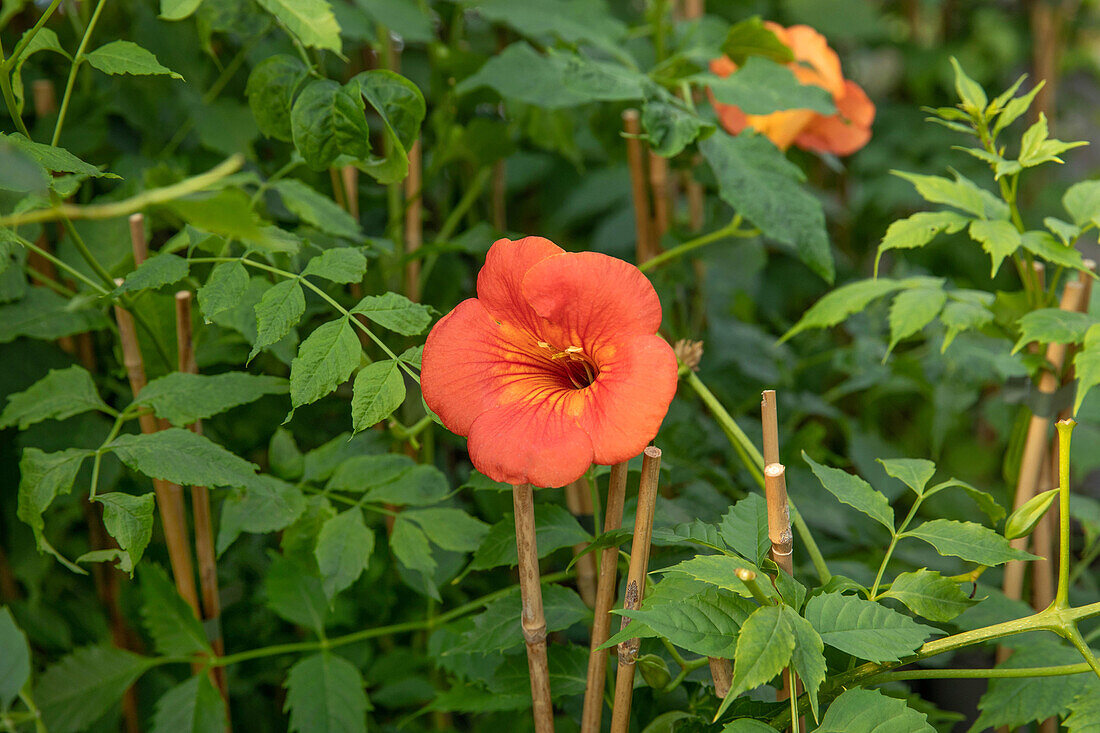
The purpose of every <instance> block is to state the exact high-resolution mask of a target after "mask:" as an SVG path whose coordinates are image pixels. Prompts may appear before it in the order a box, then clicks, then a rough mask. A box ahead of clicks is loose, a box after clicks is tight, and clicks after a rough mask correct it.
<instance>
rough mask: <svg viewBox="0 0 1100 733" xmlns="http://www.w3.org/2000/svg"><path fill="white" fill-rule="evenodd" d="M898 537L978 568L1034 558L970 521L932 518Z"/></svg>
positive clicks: (986, 528)
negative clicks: (916, 540) (912, 540)
mask: <svg viewBox="0 0 1100 733" xmlns="http://www.w3.org/2000/svg"><path fill="white" fill-rule="evenodd" d="M902 536H903V537H916V538H917V539H919V540H924V541H925V542H927V543H928V544H930V545H932V546H933V547H935V548H936V552H938V553H940V554H941V555H945V556H946V555H953V556H955V557H959V558H962V559H963V560H966V561H967V562H974V563H978V564H979V565H989V566H993V565H1000V564H1002V563H1006V562H1008V561H1009V560H1032V559H1034V558H1035V556H1034V555H1031V554H1029V553H1027V552H1023V551H1022V550H1017V549H1015V548H1014V547H1011V546H1010V545H1009V544H1008V540H1006V539H1005V538H1004V537H1002V536H1001V535H999V534H997V533H996V532H994V531H993V530H991V529H989V528H988V527H983V526H982V525H980V524H975V523H974V522H956V521H954V520H950V519H933V520H932V521H930V522H925V523H924V524H922V525H920V526H919V527H917V528H915V529H911V530H909V531H907V532H905V534H904V535H902Z"/></svg>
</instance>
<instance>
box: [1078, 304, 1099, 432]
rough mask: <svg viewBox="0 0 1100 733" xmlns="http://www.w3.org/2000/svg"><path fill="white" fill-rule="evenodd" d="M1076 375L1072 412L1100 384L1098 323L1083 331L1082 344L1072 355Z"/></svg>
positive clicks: (1079, 407) (1079, 406)
mask: <svg viewBox="0 0 1100 733" xmlns="http://www.w3.org/2000/svg"><path fill="white" fill-rule="evenodd" d="M1073 368H1074V373H1075V374H1076V376H1077V395H1076V396H1075V397H1074V399H1073V414H1075V415H1076V414H1077V412H1078V411H1079V410H1080V409H1081V403H1082V402H1084V400H1085V396H1086V395H1087V394H1088V393H1089V390H1091V389H1092V388H1093V387H1095V386H1096V385H1097V384H1100V324H1095V325H1093V326H1090V327H1089V330H1088V331H1086V332H1085V339H1084V346H1083V348H1082V349H1081V350H1080V351H1078V352H1077V355H1076V356H1074V357H1073Z"/></svg>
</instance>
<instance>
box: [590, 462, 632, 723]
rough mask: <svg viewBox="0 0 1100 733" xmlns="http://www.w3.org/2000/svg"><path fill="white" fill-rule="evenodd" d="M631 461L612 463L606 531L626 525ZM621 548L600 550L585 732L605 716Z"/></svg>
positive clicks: (605, 520) (608, 485)
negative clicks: (605, 646)
mask: <svg viewBox="0 0 1100 733" xmlns="http://www.w3.org/2000/svg"><path fill="white" fill-rule="evenodd" d="M626 476H627V464H626V462H625V461H624V462H623V463H616V464H615V465H614V466H612V467H611V476H610V477H609V479H608V484H607V511H606V512H605V513H604V520H603V531H604V533H607V532H613V531H615V530H617V529H619V528H620V527H622V526H623V501H624V499H625V497H626ZM618 558H619V548H617V547H605V548H604V549H603V551H602V552H601V554H600V577H599V582H598V584H597V586H596V610H595V616H594V618H593V620H592V642H591V645H590V649H589V652H588V683H587V685H586V686H585V691H584V710H583V712H582V714H581V733H598V732H599V730H600V724H601V722H602V719H603V688H604V681H605V680H606V679H607V656H608V654H609V653H610V652H609V651H608V650H606V649H603V650H601V649H600V647H601V646H603V644H604V642H605V641H607V638H608V635H609V632H610V630H611V606H612V604H613V603H614V602H615V576H616V571H617V570H618V565H619V563H618Z"/></svg>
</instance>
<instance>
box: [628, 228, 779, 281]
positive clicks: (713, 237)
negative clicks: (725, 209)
mask: <svg viewBox="0 0 1100 733" xmlns="http://www.w3.org/2000/svg"><path fill="white" fill-rule="evenodd" d="M758 234H760V230H759V229H742V228H741V215H740V214H737V215H736V216H734V217H733V221H731V222H730V223H729V224H727V225H726V226H724V227H722V228H721V229H716V230H715V231H713V232H711V233H710V234H703V235H702V236H699V237H696V238H695V239H690V240H688V241H686V242H684V243H683V244H679V245H676V246H675V247H673V248H672V249H669V250H666V251H664V252H662V253H661V254H659V255H657V256H656V257H653V258H651V259H648V260H646V261H645V262H643V263H642V264H640V265H638V269H639V270H641V271H642V272H648V271H649V270H653V269H655V268H657V267H660V266H661V265H663V264H665V263H667V262H670V261H672V260H674V259H677V258H678V257H682V256H683V255H685V254H687V253H688V252H690V251H692V250H694V249H699V248H700V247H705V246H706V245H708V244H712V243H714V242H717V241H719V240H722V239H725V238H726V237H739V238H744V239H747V238H749V237H755V236H757V235H758Z"/></svg>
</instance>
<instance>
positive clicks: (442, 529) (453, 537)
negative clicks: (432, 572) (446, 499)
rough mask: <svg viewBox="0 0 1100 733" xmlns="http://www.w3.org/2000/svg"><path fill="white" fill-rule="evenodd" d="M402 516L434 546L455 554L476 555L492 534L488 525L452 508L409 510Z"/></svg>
mask: <svg viewBox="0 0 1100 733" xmlns="http://www.w3.org/2000/svg"><path fill="white" fill-rule="evenodd" d="M401 516H403V517H405V518H406V519H408V520H409V521H412V522H415V523H416V524H417V525H419V526H420V528H421V529H422V530H424V534H425V535H427V536H428V538H429V539H431V541H432V542H434V543H435V544H437V545H439V546H440V547H442V548H443V549H444V550H451V551H453V552H473V551H474V550H476V549H477V548H478V546H479V545H480V544H481V542H482V540H484V539H485V535H487V534H488V533H489V525H487V524H486V523H485V522H483V521H481V520H480V519H476V518H475V517H471V516H470V515H469V514H467V513H466V512H464V511H462V510H461V509H454V508H451V507H436V508H432V509H410V510H406V511H404V512H402V514H401Z"/></svg>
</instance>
